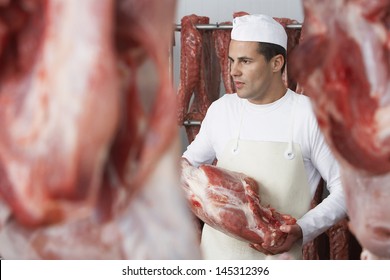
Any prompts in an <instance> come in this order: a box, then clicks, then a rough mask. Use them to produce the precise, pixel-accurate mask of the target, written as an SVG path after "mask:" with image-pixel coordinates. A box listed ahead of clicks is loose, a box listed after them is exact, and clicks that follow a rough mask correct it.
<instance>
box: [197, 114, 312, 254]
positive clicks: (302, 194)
mask: <svg viewBox="0 0 390 280" xmlns="http://www.w3.org/2000/svg"><path fill="white" fill-rule="evenodd" d="M294 107H295V106H293V110H292V117H291V124H290V128H289V130H290V131H289V134H290V142H289V143H283V142H265V141H248V140H240V139H239V132H240V129H241V128H239V132H238V136H237V139H232V140H230V141H229V142H228V144H227V145H226V147H225V149H224V153H223V155H222V157H220V158H219V159H218V163H217V165H218V166H219V167H222V168H226V169H229V170H232V171H237V172H243V173H245V174H246V175H248V176H250V177H252V178H254V179H255V180H256V181H257V182H258V184H259V186H260V187H259V188H260V190H259V193H260V198H261V203H262V204H263V205H268V204H270V205H271V206H272V207H273V208H275V209H276V210H277V211H278V212H280V213H283V214H289V215H291V216H293V217H294V218H296V219H299V218H300V217H302V216H303V215H304V214H305V213H306V212H307V211H308V210H309V208H310V200H311V198H310V189H309V184H308V180H307V176H306V172H305V169H304V165H303V158H302V153H301V150H300V146H299V145H297V144H293V143H292V130H293V123H294V118H293V111H294ZM242 114H243V113H242ZM241 118H242V116H241ZM201 250H202V253H203V258H204V259H265V258H267V259H272V258H275V259H277V258H278V255H276V256H266V255H264V254H263V253H261V252H259V251H257V250H255V249H252V248H251V247H249V243H248V242H243V241H240V240H237V239H235V238H232V237H230V236H228V235H226V234H224V233H222V232H220V231H218V230H215V229H214V228H212V227H210V226H208V225H207V224H205V225H204V228H203V231H202V240H201ZM289 254H290V256H291V257H292V258H294V259H302V246H301V244H295V245H294V246H293V248H292V249H291V250H290V251H289Z"/></svg>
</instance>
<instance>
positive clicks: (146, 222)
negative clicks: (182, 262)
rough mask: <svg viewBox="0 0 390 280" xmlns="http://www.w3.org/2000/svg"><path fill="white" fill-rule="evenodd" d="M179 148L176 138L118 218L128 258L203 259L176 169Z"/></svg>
mask: <svg viewBox="0 0 390 280" xmlns="http://www.w3.org/2000/svg"><path fill="white" fill-rule="evenodd" d="M178 150H179V143H178V140H176V142H175V143H174V145H173V146H171V148H170V149H169V150H168V151H167V152H166V153H165V155H164V156H163V157H162V158H161V159H160V161H159V162H158V164H157V166H156V168H155V170H154V172H153V174H152V175H151V177H150V178H149V179H148V180H147V181H146V182H145V185H144V186H143V188H142V189H141V191H140V193H138V195H136V197H134V198H133V200H132V201H131V203H130V205H129V207H128V209H127V210H126V211H125V213H124V214H123V215H122V217H121V218H120V219H118V226H119V228H120V231H121V234H122V236H121V240H122V241H121V242H122V244H123V246H122V247H123V248H127V250H126V251H125V252H126V258H132V259H156V258H157V259H160V258H161V259H199V258H200V249H199V248H198V245H197V237H196V230H195V228H194V225H193V223H192V218H191V216H190V211H189V209H188V207H187V203H186V200H185V197H184V193H183V191H182V189H181V188H180V183H179V174H178V172H177V169H176V167H177V165H176V164H177V159H178V158H179V153H178ZM161 178H164V180H162V179H161ZM156 198H157V199H156Z"/></svg>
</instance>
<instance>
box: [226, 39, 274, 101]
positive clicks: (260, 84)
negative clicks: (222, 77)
mask: <svg viewBox="0 0 390 280" xmlns="http://www.w3.org/2000/svg"><path fill="white" fill-rule="evenodd" d="M258 47H259V43H257V42H243V41H235V40H231V42H230V45H229V60H230V75H231V76H232V78H233V80H234V83H235V86H236V90H237V94H238V96H239V97H241V98H246V99H248V100H249V101H250V102H252V103H255V104H266V103H270V102H273V101H274V100H273V99H272V91H271V85H272V80H273V79H272V77H273V71H272V67H271V62H272V60H271V61H270V62H267V61H266V59H265V57H264V56H263V55H262V54H260V53H259V52H258Z"/></svg>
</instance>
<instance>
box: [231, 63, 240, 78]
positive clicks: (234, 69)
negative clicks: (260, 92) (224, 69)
mask: <svg viewBox="0 0 390 280" xmlns="http://www.w3.org/2000/svg"><path fill="white" fill-rule="evenodd" d="M229 67H230V75H231V76H238V75H239V74H240V71H239V69H238V67H237V64H235V63H230V66H229Z"/></svg>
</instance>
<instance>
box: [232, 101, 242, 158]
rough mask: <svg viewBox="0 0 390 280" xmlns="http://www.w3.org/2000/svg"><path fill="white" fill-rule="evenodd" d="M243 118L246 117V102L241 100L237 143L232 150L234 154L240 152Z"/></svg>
mask: <svg viewBox="0 0 390 280" xmlns="http://www.w3.org/2000/svg"><path fill="white" fill-rule="evenodd" d="M243 119H244V102H241V114H240V123H239V125H238V132H237V138H236V144H235V145H234V148H233V150H232V153H233V154H237V153H238V145H239V142H240V134H241V126H242V120H243Z"/></svg>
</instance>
